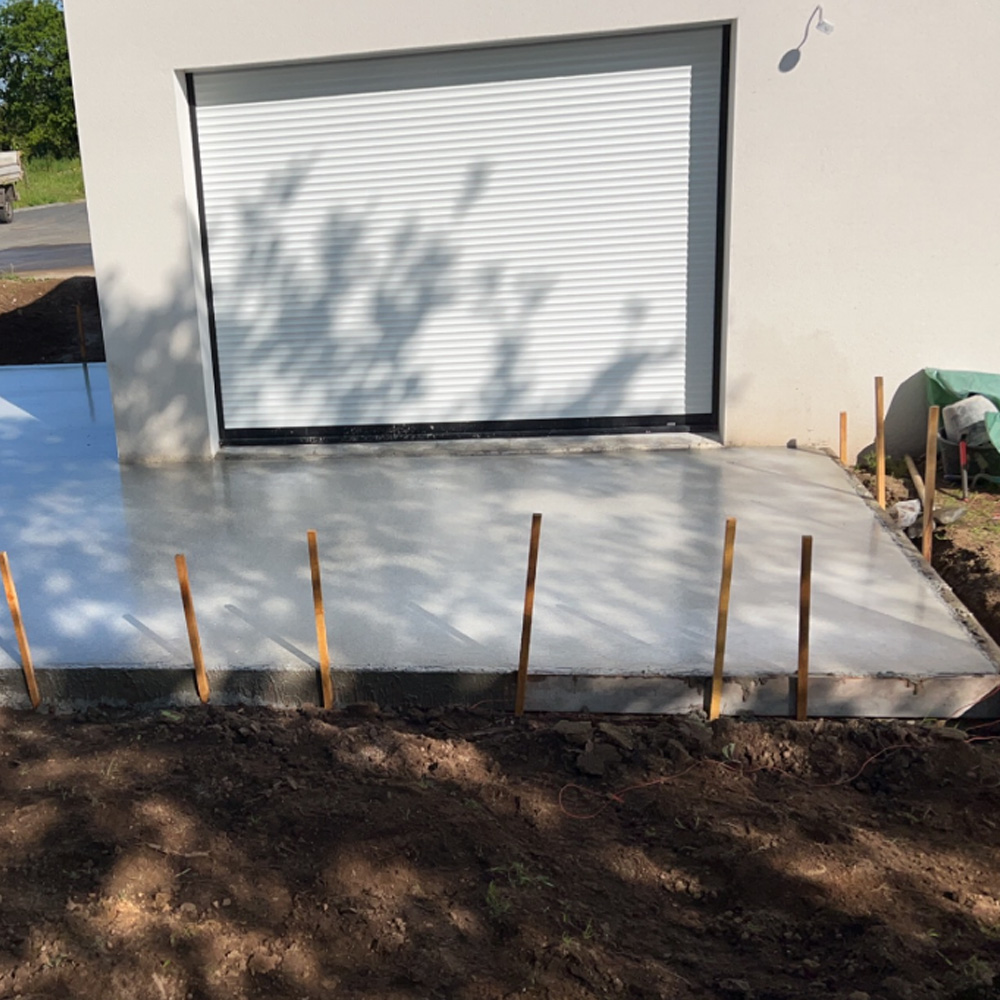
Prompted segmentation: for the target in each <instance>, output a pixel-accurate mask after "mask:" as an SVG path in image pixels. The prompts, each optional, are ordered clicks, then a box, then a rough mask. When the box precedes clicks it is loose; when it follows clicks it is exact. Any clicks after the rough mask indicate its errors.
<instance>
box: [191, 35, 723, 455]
mask: <svg viewBox="0 0 1000 1000" xmlns="http://www.w3.org/2000/svg"><path fill="white" fill-rule="evenodd" d="M726 49H727V29H725V28H710V29H699V30H692V31H681V32H664V33H657V34H645V35H633V36H615V37H608V38H593V39H584V40H575V41H561V42H552V43H538V44H532V45H519V46H511V47H504V48H493V49H474V50H472V49H469V50H460V51H448V52H440V53H424V54H418V55H407V56H391V57H380V58H371V59H364V60H352V61H341V62H331V63H324V64H308V65H295V66H276V67H269V68H263V69H252V70H227V71H219V72H212V73H198V74H193V75H192V76H190V77H189V93H190V96H191V102H192V122H193V127H194V129H195V149H196V160H197V169H198V175H199V176H198V184H199V197H200V202H201V204H200V211H201V221H202V227H203V230H202V232H203V242H204V251H205V252H204V257H205V268H206V277H207V282H208V289H209V296H208V299H209V309H210V316H209V324H210V329H211V333H212V341H213V343H212V349H213V355H214V363H215V375H216V393H217V402H218V406H219V419H220V428H221V436H222V441H223V443H224V444H259V443H272V442H279V441H280V442H314V441H337V440H362V439H366V440H372V439H375V440H378V439H387V438H391V439H397V440H398V439H405V438H432V437H467V436H478V435H518V434H525V435H526V434H546V433H562V434H565V433H576V432H579V433H582V432H588V433H592V432H599V431H612V430H614V431H629V430H647V429H650V428H659V429H662V428H667V427H671V426H678V427H680V426H684V427H698V428H706V429H707V428H711V427H714V426H716V425H717V411H718V384H717V382H718V363H719V358H718V352H719V334H718V292H719V270H720V269H719V263H718V261H719V221H720V217H721V204H720V201H721V199H720V192H721V184H720V171H721V169H722V155H721V147H722V133H723V131H724V126H725V113H724V112H725V106H724V105H725V94H726V88H725V84H724V73H725V69H726V65H727V56H726Z"/></svg>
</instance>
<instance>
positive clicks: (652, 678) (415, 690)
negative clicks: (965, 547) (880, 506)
mask: <svg viewBox="0 0 1000 1000" xmlns="http://www.w3.org/2000/svg"><path fill="white" fill-rule="evenodd" d="M653 442H655V443H656V445H657V446H663V445H669V444H673V445H674V447H673V448H668V449H667V450H659V447H658V448H657V449H649V448H648V447H636V446H648V445H649V444H650V443H653ZM690 443H691V442H690V439H686V438H683V437H675V438H673V439H669V440H664V439H662V438H659V437H657V438H649V439H645V438H644V439H637V440H635V439H625V440H624V444H625V445H627V446H628V447H621V443H619V446H618V448H617V450H612V451H610V452H607V453H596V452H592V451H589V450H588V449H589V448H591V447H592V446H593V442H590V441H587V440H585V439H578V440H577V441H575V442H571V445H572V446H573V447H574V448H575V449H576V452H575V453H552V451H551V449H552V447H553V445H552V443H551V442H548V443H542V442H538V441H535V442H529V443H528V444H529V448H530V449H531V450H534V451H535V452H539V453H535V454H515V453H513V452H506V451H505V449H504V446H503V445H502V444H496V443H493V444H489V445H488V447H489V448H491V449H494V450H496V451H498V452H499V453H495V454H478V455H475V454H467V453H462V452H463V450H464V451H469V450H470V446H465V447H464V449H463V448H462V447H459V448H457V449H453V451H452V452H451V453H449V452H448V451H446V450H443V449H439V448H436V447H428V446H418V447H415V448H413V449H411V450H412V451H413V452H414V453H413V454H408V453H407V446H405V445H401V446H399V447H398V448H397V449H396V451H395V452H394V453H393V452H389V451H387V450H385V449H381V450H380V449H372V448H362V449H355V450H354V451H353V452H352V450H351V449H350V448H341V449H339V450H337V449H333V450H331V451H329V452H327V453H324V454H322V455H318V454H315V453H312V454H310V453H308V452H306V451H303V452H296V453H295V454H294V456H292V457H288V456H286V457H271V458H262V457H260V456H259V455H254V456H250V455H248V454H247V453H236V454H237V455H243V457H237V458H224V459H220V460H218V461H216V462H214V463H207V464H191V465H174V466H160V467H120V466H119V465H118V462H117V460H116V457H115V445H114V433H113V427H112V421H111V411H110V401H109V393H108V384H107V375H106V372H105V369H104V367H103V366H102V365H90V366H89V368H88V369H86V370H85V369H83V368H81V367H79V366H46V367H30V368H7V369H0V549H5V550H6V551H7V552H8V553H9V556H10V561H11V565H12V569H13V573H14V577H15V580H16V583H17V587H18V591H19V595H20V601H21V607H22V611H23V616H24V621H25V625H26V628H27V632H28V637H29V640H30V642H31V647H32V652H33V654H34V660H35V665H36V668H37V670H38V673H39V681H40V684H41V687H42V692H43V697H44V698H47V699H48V700H50V701H54V702H66V701H74V700H75V701H78V702H79V701H138V702H144V701H145V702H149V701H166V700H176V701H191V700H193V699H194V698H195V690H194V683H193V677H192V671H191V653H190V648H189V646H188V643H187V635H186V631H185V625H184V618H183V614H182V610H181V603H180V598H179V593H178V587H177V579H176V575H175V568H174V554H175V553H178V552H183V553H185V554H186V555H187V558H188V565H189V569H190V573H191V581H192V586H193V591H194V601H195V606H196V609H197V612H198V620H199V625H200V629H201V640H202V645H203V648H204V651H205V657H206V661H207V664H208V668H209V676H210V679H211V681H212V686H213V698H215V699H217V700H220V701H223V700H230V701H231V700H258V701H260V700H262V701H268V702H274V703H282V704H297V703H300V702H302V701H314V700H315V699H316V697H317V682H316V667H317V664H316V659H315V657H316V633H315V626H314V622H313V616H312V596H311V586H310V577H309V566H308V559H307V550H306V531H307V529H310V528H315V529H316V530H317V531H318V533H319V542H320V554H321V559H322V567H323V584H324V594H325V598H326V611H327V622H328V628H329V635H330V643H331V650H332V654H333V659H334V666H335V670H336V675H335V679H336V681H337V683H338V691H339V693H340V697H341V700H344V701H346V700H352V699H356V698H365V697H374V698H377V699H381V700H383V701H397V702H402V701H406V700H407V699H412V700H415V701H417V702H424V703H428V702H433V701H460V702H467V703H472V702H474V701H479V700H492V699H495V700H496V701H497V703H498V704H499V703H503V702H504V701H505V700H506V699H509V697H510V691H511V679H512V675H513V671H514V670H515V669H516V665H517V655H518V647H519V641H520V627H521V610H522V602H523V593H524V579H525V565H526V555H527V544H528V534H529V527H530V520H531V514H532V512H534V511H539V512H541V513H542V514H543V525H542V538H541V552H540V558H539V566H538V584H537V588H538V589H537V596H536V602H535V615H534V632H533V643H532V649H531V684H530V686H529V692H528V707H529V709H532V708H534V709H553V710H560V711H569V710H579V709H584V708H587V709H591V710H595V711H598V710H606V711H636V712H659V711H689V710H692V709H696V708H700V707H701V706H702V703H703V700H704V681H705V678H707V677H708V676H709V675H710V674H711V669H712V657H713V648H714V645H713V644H714V637H715V622H716V604H717V600H718V586H719V569H720V563H721V549H722V539H723V528H724V523H725V519H726V518H727V517H736V518H737V519H738V530H737V541H736V555H735V570H734V577H733V589H732V605H731V613H730V622H729V637H728V652H727V658H726V675H727V678H729V681H728V683H727V686H726V692H725V698H724V704H723V708H724V711H725V712H727V713H737V712H741V711H754V712H758V713H762V714H779V715H784V714H787V713H788V711H789V706H790V698H791V695H792V694H794V686H793V685H792V684H791V683H790V680H791V678H792V676H793V675H794V673H795V668H796V656H797V634H798V617H797V616H798V609H797V600H798V574H799V547H800V538H801V536H802V535H803V534H810V535H812V536H813V538H814V576H813V614H812V630H811V631H812V651H811V677H812V681H811V686H810V709H811V712H813V713H815V714H817V715H820V714H830V715H899V716H917V717H921V716H925V715H948V716H950V715H954V714H957V713H960V712H962V711H963V710H965V709H967V708H968V707H969V706H970V705H972V704H973V703H974V702H976V701H977V700H978V699H979V698H981V697H982V696H983V695H985V694H987V693H988V692H989V691H991V690H992V689H993V688H994V686H995V685H996V683H997V681H998V677H997V669H996V666H995V663H994V660H993V659H992V658H991V649H990V644H989V643H988V642H986V641H984V640H983V638H982V637H981V635H980V634H977V633H976V632H975V631H974V630H970V628H969V627H968V625H967V624H966V622H965V621H963V617H962V613H961V610H960V609H956V607H955V603H954V600H953V599H950V594H949V592H947V588H944V587H943V585H942V584H941V583H940V581H939V580H937V578H936V577H935V576H933V574H931V573H929V572H927V571H926V570H922V569H921V568H920V566H919V561H918V559H917V558H916V556H915V555H914V554H913V553H912V551H907V543H906V542H905V541H902V540H901V539H900V538H899V537H898V536H897V535H895V534H894V533H893V532H892V531H890V530H889V529H888V528H887V527H886V526H885V524H884V523H883V522H882V520H881V519H880V518H879V517H878V516H877V515H876V513H875V512H873V510H872V509H871V507H870V505H869V504H868V503H867V502H866V501H865V500H864V499H863V498H862V497H861V496H859V495H858V493H857V491H856V490H855V487H854V485H853V484H852V481H851V480H850V478H849V477H848V475H847V474H846V473H845V472H844V471H843V470H842V469H841V468H839V467H838V466H837V464H836V463H835V462H833V461H832V460H831V459H829V458H828V457H826V456H824V455H819V454H813V453H806V452H801V451H794V450H786V449H726V448H720V447H708V446H706V447H689V445H690ZM456 451H457V452H458V453H455V452H456ZM546 452H548V453H546ZM0 702H3V703H7V704H26V703H27V702H26V698H25V695H24V685H23V681H22V679H21V673H20V659H19V655H18V650H17V644H16V640H15V636H14V632H13V628H12V626H11V622H10V618H9V616H8V615H7V613H6V609H0ZM980 707H982V706H980Z"/></svg>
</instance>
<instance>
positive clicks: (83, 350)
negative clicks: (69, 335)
mask: <svg viewBox="0 0 1000 1000" xmlns="http://www.w3.org/2000/svg"><path fill="white" fill-rule="evenodd" d="M76 332H77V333H78V334H79V336H80V360H81V361H82V362H83V363H84V364H86V363H87V338H86V337H85V336H84V335H83V308H82V307H81V305H80V303H79V302H77V304H76Z"/></svg>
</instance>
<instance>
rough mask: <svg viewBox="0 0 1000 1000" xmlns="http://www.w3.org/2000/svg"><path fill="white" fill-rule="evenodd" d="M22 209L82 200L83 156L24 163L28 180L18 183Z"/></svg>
mask: <svg viewBox="0 0 1000 1000" xmlns="http://www.w3.org/2000/svg"><path fill="white" fill-rule="evenodd" d="M17 193H18V195H19V198H18V201H17V203H16V205H15V211H16V210H17V209H18V208H29V207H30V206H31V205H54V204H56V203H57V202H62V201H82V200H83V198H84V197H85V195H84V191H83V171H82V170H81V169H80V158H79V157H78V156H77V157H74V158H73V159H70V160H56V159H53V158H51V157H45V158H42V159H38V160H28V161H27V162H26V163H25V164H24V180H23V181H21V182H20V183H19V184H18V185H17Z"/></svg>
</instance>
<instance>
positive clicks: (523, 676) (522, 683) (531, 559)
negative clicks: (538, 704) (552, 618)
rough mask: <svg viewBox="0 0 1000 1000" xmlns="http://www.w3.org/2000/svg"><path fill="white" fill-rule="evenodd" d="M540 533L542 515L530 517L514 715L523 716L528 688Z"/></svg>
mask: <svg viewBox="0 0 1000 1000" xmlns="http://www.w3.org/2000/svg"><path fill="white" fill-rule="evenodd" d="M541 533H542V515H541V514H532V515H531V542H530V543H529V545H528V579H527V581H526V582H525V585H524V618H523V619H522V621H521V655H520V657H519V659H518V662H517V694H516V696H515V698H514V714H515V715H524V699H525V695H526V693H527V688H528V653H529V651H530V649H531V616H532V613H533V611H534V608H535V569H536V568H537V566H538V539H539V537H540V536H541Z"/></svg>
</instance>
